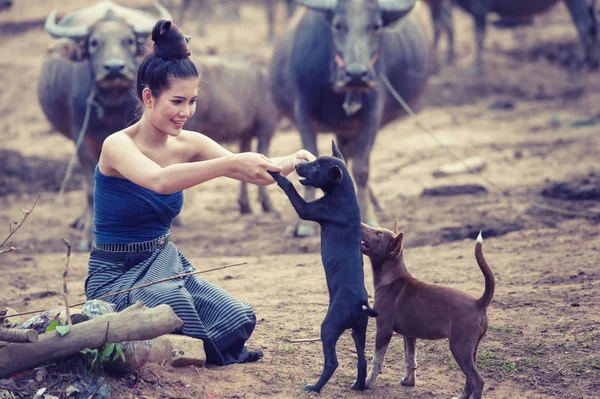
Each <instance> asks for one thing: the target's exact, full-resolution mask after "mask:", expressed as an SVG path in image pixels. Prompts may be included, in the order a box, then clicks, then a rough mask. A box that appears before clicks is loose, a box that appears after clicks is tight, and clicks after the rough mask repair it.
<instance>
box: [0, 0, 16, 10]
mask: <svg viewBox="0 0 600 399" xmlns="http://www.w3.org/2000/svg"><path fill="white" fill-rule="evenodd" d="M12 4H13V1H12V0H0V11H2V10H7V9H9V8H10V7H12Z"/></svg>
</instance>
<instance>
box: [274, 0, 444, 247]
mask: <svg viewBox="0 0 600 399" xmlns="http://www.w3.org/2000/svg"><path fill="white" fill-rule="evenodd" d="M297 3H299V4H301V5H303V6H306V7H308V9H300V10H298V11H297V13H296V14H295V15H294V17H293V20H292V23H291V27H290V29H289V30H288V31H287V32H286V33H284V34H283V35H282V37H281V38H280V40H279V42H278V43H277V44H276V46H275V49H274V53H273V56H272V60H271V66H270V77H271V84H272V86H271V87H272V91H273V98H274V100H275V104H276V105H277V106H278V107H279V108H280V109H281V110H282V112H283V114H284V115H285V116H287V117H289V118H290V119H292V120H293V121H294V122H295V123H296V125H297V126H298V129H299V131H300V135H301V136H302V143H303V146H304V148H306V149H307V150H309V151H311V152H312V153H314V154H315V155H317V141H316V136H317V132H333V133H335V134H336V137H337V142H338V146H339V148H340V150H341V151H342V153H343V155H344V157H345V158H346V160H349V159H351V160H352V174H353V176H354V179H355V182H356V185H357V194H358V199H359V204H360V207H361V213H362V219H363V221H365V222H367V223H369V224H372V225H374V224H376V223H377V221H376V217H375V213H374V212H373V210H372V208H371V207H370V203H369V191H370V190H369V187H368V180H369V160H370V153H371V149H372V148H373V144H374V142H375V137H376V135H377V131H378V130H379V129H380V128H381V127H382V126H384V125H386V124H387V123H390V122H392V121H394V120H395V119H397V118H399V117H401V116H403V115H405V114H406V112H405V110H404V108H403V107H402V106H401V104H400V103H399V102H398V101H397V100H396V99H395V98H394V96H393V95H392V93H391V92H390V90H389V89H388V88H387V87H386V86H385V84H384V83H383V80H382V76H384V77H386V78H387V79H388V81H389V83H391V85H392V86H393V88H395V90H397V92H398V93H399V95H400V96H401V97H402V98H403V99H404V100H405V101H407V102H408V103H409V104H411V105H412V104H414V103H415V102H416V101H417V100H418V99H419V98H420V97H421V95H422V93H423V91H424V90H425V87H426V83H427V78H428V75H429V73H428V72H429V68H430V61H431V55H432V52H431V44H430V40H429V38H428V33H427V30H426V27H425V25H424V24H423V23H422V21H421V20H420V19H419V15H417V13H414V12H411V10H412V9H413V7H414V6H415V3H416V0H382V1H379V2H377V1H374V0H339V1H336V0H297ZM314 195H315V191H314V189H310V188H307V190H306V197H307V198H306V199H307V200H308V201H310V200H312V199H313V198H314ZM312 233H313V228H312V225H307V224H305V223H302V222H299V223H298V225H297V226H296V231H295V234H296V235H299V236H304V235H311V234H312Z"/></svg>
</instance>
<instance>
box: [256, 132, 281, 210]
mask: <svg viewBox="0 0 600 399" xmlns="http://www.w3.org/2000/svg"><path fill="white" fill-rule="evenodd" d="M276 128H277V126H274V125H273V124H271V123H266V124H264V125H261V126H260V127H259V128H258V131H257V132H256V137H257V141H258V143H257V149H256V151H257V152H259V153H260V154H263V155H264V156H266V157H268V156H269V147H270V146H271V138H272V137H273V134H274V132H275V129H276ZM258 200H259V201H260V204H261V205H262V209H263V211H264V212H275V213H277V209H276V208H275V206H274V205H273V203H272V202H271V197H269V194H268V193H267V188H266V187H265V186H258Z"/></svg>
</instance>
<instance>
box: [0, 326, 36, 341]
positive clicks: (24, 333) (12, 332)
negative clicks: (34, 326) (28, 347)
mask: <svg viewBox="0 0 600 399" xmlns="http://www.w3.org/2000/svg"><path fill="white" fill-rule="evenodd" d="M0 340H3V341H7V342H37V340H38V332H37V331H35V330H21V329H18V328H0Z"/></svg>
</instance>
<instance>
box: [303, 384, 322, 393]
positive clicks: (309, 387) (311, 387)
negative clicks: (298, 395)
mask: <svg viewBox="0 0 600 399" xmlns="http://www.w3.org/2000/svg"><path fill="white" fill-rule="evenodd" d="M304 389H305V390H306V392H316V393H319V392H321V390H320V389H318V388H317V387H316V386H314V385H307V386H305V387H304Z"/></svg>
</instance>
